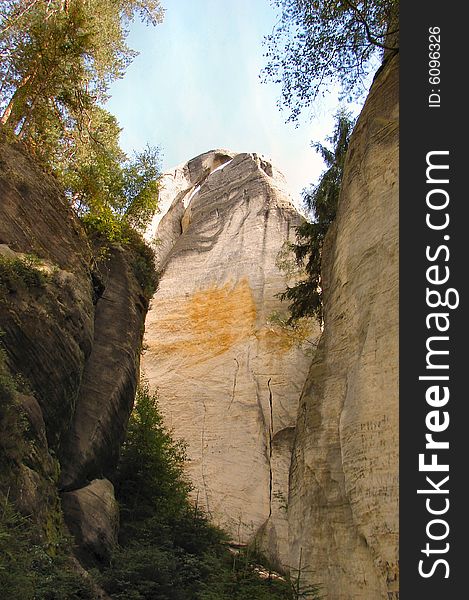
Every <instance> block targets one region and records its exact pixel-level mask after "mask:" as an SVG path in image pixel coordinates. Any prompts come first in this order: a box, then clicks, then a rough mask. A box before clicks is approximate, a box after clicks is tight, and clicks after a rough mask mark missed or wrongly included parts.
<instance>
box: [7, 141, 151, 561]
mask: <svg viewBox="0 0 469 600" xmlns="http://www.w3.org/2000/svg"><path fill="white" fill-rule="evenodd" d="M133 252H134V250H132V249H131V248H129V247H128V248H125V249H124V248H121V247H119V246H113V247H111V248H110V249H109V252H108V255H107V258H104V259H103V260H101V261H99V262H98V263H97V262H96V260H95V259H94V258H93V251H92V248H91V246H90V242H89V239H88V237H87V236H86V235H85V232H84V230H83V228H82V225H81V223H80V221H79V220H78V218H77V217H76V216H75V214H74V213H73V211H72V210H71V209H70V207H69V204H68V201H67V199H66V197H65V195H64V193H63V190H62V189H61V188H60V187H59V186H58V184H57V182H56V180H55V179H54V178H53V177H51V176H50V175H47V174H45V173H43V172H42V171H41V169H40V168H39V166H38V165H37V164H36V163H35V162H34V160H33V159H32V158H31V157H30V156H28V155H27V154H26V153H25V152H24V150H22V148H21V146H19V145H18V146H12V145H9V144H7V143H4V142H3V141H1V140H0V267H2V269H1V272H0V332H1V343H0V349H4V362H5V366H4V369H5V372H6V373H7V374H11V375H10V377H11V378H12V380H13V381H15V378H16V379H18V376H21V379H20V381H21V380H24V381H25V382H27V385H25V386H23V387H24V388H25V389H24V390H23V393H21V394H19V395H18V398H17V402H18V403H19V404H20V405H21V407H22V409H23V410H24V413H25V420H26V421H25V423H26V426H27V428H28V430H27V431H28V435H27V443H24V441H23V439H22V437H21V436H22V433H21V435H20V432H17V433H16V437H14V434H15V432H14V431H13V432H8V434H9V437H8V443H9V446H10V447H7V446H5V445H4V443H3V442H4V440H3V439H2V440H1V443H0V455H1V459H2V468H1V469H0V492H3V493H4V494H5V495H8V497H9V498H10V500H12V501H13V502H14V503H15V506H16V507H17V508H18V509H19V510H20V511H21V512H22V513H24V514H27V515H30V516H32V518H33V520H34V521H35V522H36V523H37V524H38V525H39V529H40V530H41V532H42V535H43V538H44V539H43V541H44V542H46V543H48V544H50V545H51V546H52V545H53V544H55V543H56V541H57V539H58V538H59V537H60V535H61V531H62V528H63V522H62V521H63V516H64V517H65V521H66V523H67V525H68V526H69V527H70V529H71V530H72V531H73V532H74V533H76V537H77V542H78V545H79V551H80V555H81V556H84V555H85V554H88V555H89V556H90V557H91V556H93V555H96V557H97V559H98V562H99V560H101V559H103V560H104V559H107V557H108V554H109V552H110V549H111V547H112V545H113V543H115V542H116V533H117V525H116V524H117V520H118V516H117V507H116V504H115V502H114V499H113V487H112V484H111V483H110V482H109V481H108V480H107V479H106V477H109V476H111V475H112V473H113V471H114V468H115V466H116V462H117V459H118V454H119V448H120V445H121V443H122V440H123V438H124V436H125V431H126V427H127V421H128V418H129V414H130V411H131V409H132V405H133V400H134V394H135V388H136V385H137V380H138V371H139V359H140V350H141V341H142V337H143V329H144V320H145V313H146V309H147V307H148V298H147V297H145V291H144V290H143V288H142V285H141V283H140V282H139V281H138V278H137V277H136V274H135V272H134V267H133V265H134V264H135V256H134V255H133ZM31 255H32V257H33V258H30V256H31ZM15 265H16V267H15ZM18 265H20V266H21V265H23V268H22V269H21V270H20V271H19V273H20V275H16V276H15V269H16V272H18V268H19V267H18ZM27 265H30V266H29V268H28V266H27ZM21 273H23V275H22V276H21ZM28 273H29V276H28ZM34 273H36V277H34ZM41 274H42V276H41V277H40V275H41ZM0 358H2V357H0ZM1 383H3V382H2V381H0V384H1ZM20 389H21V388H20ZM3 393H4V392H3ZM1 394H2V389H0V396H1ZM1 400H2V403H3V402H5V401H4V399H3V396H2V398H1ZM2 408H3V405H2ZM2 416H3V415H2ZM2 427H5V425H4V423H1V422H0V433H2V434H3V433H4V430H3V429H1V428H2ZM21 432H22V430H21ZM5 433H6V432H5ZM1 437H2V436H0V438H1ZM6 437H7V436H5V438H6ZM3 453H5V455H6V456H7V458H8V460H5V459H4V456H3ZM59 473H60V478H59ZM58 490H60V491H61V492H62V494H61V499H62V509H61V507H60V504H61V503H60V501H59V495H58ZM62 511H63V515H62Z"/></svg>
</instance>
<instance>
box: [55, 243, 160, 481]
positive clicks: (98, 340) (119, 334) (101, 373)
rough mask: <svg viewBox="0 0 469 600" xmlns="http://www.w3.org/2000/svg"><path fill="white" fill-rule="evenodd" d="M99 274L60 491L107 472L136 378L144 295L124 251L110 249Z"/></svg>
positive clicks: (112, 463)
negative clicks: (91, 329)
mask: <svg viewBox="0 0 469 600" xmlns="http://www.w3.org/2000/svg"><path fill="white" fill-rule="evenodd" d="M100 278H101V280H102V282H103V284H104V290H103V292H102V296H101V297H100V298H99V300H98V301H97V304H96V308H95V313H94V337H93V345H92V350H91V353H90V355H89V358H88V360H87V361H86V364H85V366H84V369H83V373H82V380H81V385H80V388H79V391H78V396H77V403H76V410H75V414H74V418H73V420H72V424H71V427H70V430H69V432H68V435H67V439H66V441H65V442H64V444H63V450H62V453H61V465H62V473H61V487H62V488H63V489H70V488H76V487H79V486H81V485H83V484H84V483H85V482H87V481H90V480H92V479H94V478H96V477H101V476H103V475H105V476H109V475H111V473H112V471H113V469H114V468H115V465H116V464H117V460H118V456H119V448H120V446H121V444H122V442H123V439H124V436H125V431H126V427H127V422H128V419H129V415H130V411H131V410H132V405H133V400H134V397H135V388H136V384H137V381H138V374H139V362H140V349H141V341H142V336H143V327H144V320H145V314H146V311H147V308H148V299H147V298H145V296H144V294H143V293H142V289H141V287H140V285H139V283H138V281H137V279H136V277H135V274H134V271H133V269H132V266H131V264H130V263H129V256H128V252H125V251H124V250H123V249H121V248H113V249H112V251H111V252H110V255H109V256H108V257H107V258H106V261H105V262H104V263H103V264H101V265H100Z"/></svg>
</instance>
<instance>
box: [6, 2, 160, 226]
mask: <svg viewBox="0 0 469 600" xmlns="http://www.w3.org/2000/svg"><path fill="white" fill-rule="evenodd" d="M136 16H137V17H139V18H140V19H142V20H144V21H145V22H147V23H150V24H153V25H154V24H156V23H158V22H159V21H161V19H162V16H163V11H162V8H161V6H160V3H159V1H158V0H8V1H6V2H2V3H1V7H0V53H1V56H2V62H1V66H0V81H1V83H0V111H1V117H0V123H1V124H2V126H3V129H4V130H6V132H7V133H9V135H10V136H11V137H13V138H16V139H18V140H22V141H23V142H24V143H25V144H26V145H27V146H28V148H29V149H30V150H31V151H32V152H33V153H34V155H35V156H36V158H37V159H38V160H40V161H41V162H42V163H43V164H44V165H45V166H47V167H48V168H50V169H51V170H52V171H53V172H54V173H55V174H56V175H57V176H58V178H59V180H60V181H61V182H62V183H63V185H64V187H65V189H66V190H67V192H68V195H69V197H70V200H71V202H72V204H73V205H74V206H75V208H76V209H77V210H78V212H79V213H81V214H82V215H83V214H87V213H90V214H91V216H92V220H93V219H94V220H95V221H96V220H98V221H99V220H100V219H101V221H102V222H106V223H108V224H110V225H111V229H112V226H114V228H118V227H117V221H123V220H126V221H128V222H129V223H130V224H131V225H133V226H136V227H137V228H140V229H141V228H142V227H143V225H144V221H145V220H147V219H148V217H149V214H150V213H152V212H154V210H155V208H156V197H157V183H156V179H157V176H158V173H159V159H158V151H157V149H155V148H146V149H145V150H144V151H143V152H141V153H140V154H138V155H136V156H135V157H133V159H131V160H129V159H127V157H126V156H125V154H124V153H123V151H122V150H121V148H120V146H119V134H120V128H119V126H118V123H117V121H116V119H115V117H113V116H112V115H111V114H110V113H109V112H108V111H106V110H105V109H104V108H103V103H105V101H106V100H107V98H108V94H107V92H108V89H109V85H110V83H111V82H112V81H114V80H115V79H117V78H120V77H122V76H123V75H124V72H125V70H126V67H127V66H128V64H129V63H130V61H131V60H132V58H133V57H134V56H135V53H134V52H133V51H132V50H131V49H130V48H129V47H128V46H127V44H126V37H127V34H128V26H129V24H130V22H131V21H132V19H133V18H134V17H136Z"/></svg>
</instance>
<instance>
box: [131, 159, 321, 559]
mask: <svg viewBox="0 0 469 600" xmlns="http://www.w3.org/2000/svg"><path fill="white" fill-rule="evenodd" d="M163 186H164V189H163V194H162V196H163V197H162V202H161V204H162V213H160V214H159V215H157V217H156V219H155V221H154V223H153V224H152V226H151V228H150V229H149V231H148V232H147V236H148V237H149V238H150V239H152V241H153V242H154V243H155V244H156V250H157V255H158V266H159V269H160V270H161V273H162V275H161V281H160V285H159V289H158V291H157V293H156V294H155V296H154V298H153V300H152V302H151V307H150V312H149V314H148V316H147V320H146V334H145V340H144V343H145V346H146V352H145V354H144V356H143V369H144V373H145V375H146V377H147V378H148V379H149V381H150V384H151V387H152V388H153V389H156V388H158V390H159V397H160V402H161V407H162V409H163V411H164V414H165V415H166V419H167V424H168V425H169V426H170V427H172V428H173V429H174V432H175V435H176V437H179V438H184V439H185V440H186V442H187V444H188V456H189V459H190V462H189V464H188V472H189V476H190V479H191V480H192V482H193V484H194V499H195V501H196V502H198V504H199V505H200V506H202V507H203V508H204V509H205V510H206V511H207V512H208V514H209V515H210V516H211V517H212V519H213V520H214V521H215V522H216V523H218V524H220V525H222V526H223V527H225V528H227V530H228V531H229V532H230V534H231V536H232V539H233V540H234V541H235V542H239V543H246V542H248V541H250V540H252V539H253V538H254V536H256V535H257V537H258V539H261V540H262V543H263V545H264V547H265V548H266V549H267V551H268V553H269V554H270V556H271V557H272V558H273V559H275V560H277V561H278V562H280V563H283V564H286V562H287V558H288V557H287V554H286V553H287V552H288V540H287V521H286V504H287V498H288V490H287V487H288V469H289V465H290V458H291V447H292V444H293V437H294V425H295V422H296V414H297V407H298V399H299V396H300V393H301V389H302V385H303V383H304V381H305V377H306V373H307V370H308V367H309V364H310V362H311V356H310V355H308V354H307V353H306V352H305V348H304V347H303V348H299V347H298V346H296V345H295V343H294V342H293V341H292V340H291V338H290V337H289V336H288V335H287V334H286V333H285V332H284V331H283V330H282V329H280V328H279V327H277V326H274V325H272V324H271V323H270V318H271V317H272V315H273V314H274V313H275V312H276V311H279V310H283V311H284V310H285V306H284V305H283V304H282V303H281V302H280V300H279V299H278V298H277V297H276V295H277V294H278V293H279V292H282V291H283V290H284V289H285V276H284V274H282V272H280V270H279V269H278V267H277V266H276V259H277V255H278V252H279V250H280V249H281V247H282V245H283V244H284V242H285V241H286V240H288V239H293V237H294V227H295V226H296V225H297V224H299V222H300V217H299V215H298V213H297V211H296V210H295V209H294V207H293V206H292V204H291V202H290V199H289V197H288V195H287V193H286V191H285V181H284V179H283V176H282V175H281V174H280V173H279V172H277V171H276V169H275V168H274V167H272V165H271V164H270V163H269V162H268V161H266V160H264V159H262V158H260V157H259V156H257V155H255V154H234V153H232V152H228V151H225V150H216V151H212V152H208V153H206V154H203V155H201V156H199V157H197V158H195V159H193V160H191V161H189V162H188V163H186V164H185V165H182V166H180V167H178V168H176V169H175V170H173V171H171V172H169V173H167V174H166V175H165V177H164V179H163ZM310 334H311V338H314V337H315V336H316V337H317V331H311V332H310ZM304 346H305V347H308V343H307V342H305V343H304Z"/></svg>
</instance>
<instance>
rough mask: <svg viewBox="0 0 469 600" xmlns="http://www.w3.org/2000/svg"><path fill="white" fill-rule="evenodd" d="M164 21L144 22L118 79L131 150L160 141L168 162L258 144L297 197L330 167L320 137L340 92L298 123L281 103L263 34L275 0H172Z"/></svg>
mask: <svg viewBox="0 0 469 600" xmlns="http://www.w3.org/2000/svg"><path fill="white" fill-rule="evenodd" d="M162 5H163V6H164V8H165V9H166V13H165V19H164V21H163V23H162V24H160V25H158V26H156V27H146V26H144V25H142V24H141V23H134V24H133V25H132V27H131V31H130V35H129V39H128V42H129V45H130V47H131V48H133V49H135V50H137V51H138V52H139V53H140V54H139V56H137V58H135V59H134V61H133V63H132V64H131V65H130V67H129V69H128V71H127V73H126V75H125V77H124V79H122V80H119V81H117V82H115V83H114V84H113V85H112V87H111V91H110V92H111V96H112V97H111V100H110V101H109V103H108V106H107V108H108V109H109V110H110V111H111V112H112V113H113V114H115V115H116V117H117V118H118V120H119V123H120V125H121V127H122V128H123V132H122V135H121V143H122V146H123V148H124V150H125V151H126V152H129V153H130V152H131V151H132V150H133V149H135V150H140V149H142V148H143V147H144V146H145V145H146V144H147V143H148V144H150V145H156V146H160V147H161V149H162V153H163V169H164V170H166V169H169V168H171V167H173V166H175V165H177V164H179V163H182V162H185V161H187V160H189V159H190V158H192V157H194V156H197V155H198V154H201V153H202V152H206V151H208V150H211V149H213V148H227V149H229V150H233V151H238V152H257V153H259V154H264V155H265V156H266V157H267V158H270V159H271V160H272V162H273V163H274V164H275V166H276V167H277V168H279V169H280V170H281V171H282V172H283V173H284V174H285V176H286V178H287V181H288V183H289V187H290V190H291V193H292V196H293V198H294V199H296V200H298V199H299V197H300V192H301V190H302V188H303V187H305V186H306V185H308V184H309V183H310V182H312V181H315V180H316V179H317V177H318V176H319V174H320V173H321V171H322V169H323V165H322V162H321V159H320V158H319V157H318V156H317V154H316V152H315V151H314V150H313V149H312V148H311V141H312V140H314V141H322V140H324V138H325V136H326V135H329V134H330V133H331V131H332V128H333V118H332V115H333V113H334V112H335V109H336V107H337V101H336V98H335V97H331V98H330V99H329V100H326V101H322V102H321V104H320V105H319V104H318V105H317V106H316V107H315V109H314V115H313V118H312V120H310V119H308V118H305V117H304V118H302V120H301V122H300V126H299V127H298V128H295V126H294V125H293V124H291V123H288V124H286V123H285V121H286V119H287V117H288V113H287V112H283V111H282V112H281V111H280V110H279V108H278V106H277V101H278V99H279V97H280V86H279V85H275V84H272V83H269V84H265V83H261V81H260V79H259V73H260V71H261V69H262V68H263V67H264V66H265V62H266V59H265V58H264V57H263V52H264V48H263V46H262V39H263V37H264V36H265V35H267V34H268V33H269V32H271V31H272V28H273V26H274V24H275V21H276V18H277V13H276V10H275V9H274V8H273V7H272V6H271V4H270V1H269V0H162Z"/></svg>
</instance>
